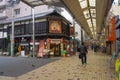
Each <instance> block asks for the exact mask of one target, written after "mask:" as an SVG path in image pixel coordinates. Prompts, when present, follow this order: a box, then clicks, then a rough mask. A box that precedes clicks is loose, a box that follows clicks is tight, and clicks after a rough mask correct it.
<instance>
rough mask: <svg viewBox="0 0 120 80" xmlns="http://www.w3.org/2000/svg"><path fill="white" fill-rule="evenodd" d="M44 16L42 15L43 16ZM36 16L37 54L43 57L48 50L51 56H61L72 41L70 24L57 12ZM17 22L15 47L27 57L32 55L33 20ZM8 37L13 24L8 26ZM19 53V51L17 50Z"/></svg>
mask: <svg viewBox="0 0 120 80" xmlns="http://www.w3.org/2000/svg"><path fill="white" fill-rule="evenodd" d="M41 15H42V14H41ZM41 15H39V16H35V53H34V54H36V56H37V57H43V55H44V54H45V51H46V50H49V51H50V54H51V56H61V53H62V51H63V50H66V47H67V45H68V44H69V40H70V31H69V30H70V26H69V25H70V23H69V22H68V21H67V20H66V19H65V18H64V17H62V16H61V15H60V14H59V13H57V12H56V11H53V12H50V13H46V15H45V13H44V15H42V16H41ZM20 19H21V20H20V21H15V32H14V33H15V46H16V47H17V48H18V47H19V45H20V46H21V49H22V50H25V55H28V54H31V53H32V46H33V42H32V34H33V33H32V29H33V28H32V18H31V17H29V18H28V19H25V20H23V19H22V18H20ZM6 26H7V35H8V36H10V34H11V23H8V24H7V25H6ZM17 51H18V49H17Z"/></svg>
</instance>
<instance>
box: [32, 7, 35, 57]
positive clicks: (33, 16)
mask: <svg viewBox="0 0 120 80" xmlns="http://www.w3.org/2000/svg"><path fill="white" fill-rule="evenodd" d="M32 19H33V57H35V14H34V7H33V8H32Z"/></svg>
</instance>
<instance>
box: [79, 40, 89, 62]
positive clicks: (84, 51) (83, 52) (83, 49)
mask: <svg viewBox="0 0 120 80" xmlns="http://www.w3.org/2000/svg"><path fill="white" fill-rule="evenodd" d="M79 51H80V53H79V55H80V56H81V62H82V64H86V63H87V56H86V54H87V53H88V51H87V47H86V46H85V45H84V42H82V44H81V46H80V48H79Z"/></svg>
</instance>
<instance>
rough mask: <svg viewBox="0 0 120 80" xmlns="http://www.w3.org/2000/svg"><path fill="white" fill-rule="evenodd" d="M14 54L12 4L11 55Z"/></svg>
mask: <svg viewBox="0 0 120 80" xmlns="http://www.w3.org/2000/svg"><path fill="white" fill-rule="evenodd" d="M13 54H14V6H12V34H11V56H13Z"/></svg>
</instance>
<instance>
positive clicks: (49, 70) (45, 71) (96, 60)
mask: <svg viewBox="0 0 120 80" xmlns="http://www.w3.org/2000/svg"><path fill="white" fill-rule="evenodd" d="M87 56H88V62H87V65H86V66H85V65H82V64H81V62H80V60H79V59H78V57H77V56H72V57H65V58H61V59H60V60H57V61H55V62H52V63H49V64H46V65H45V66H42V67H39V68H37V69H34V70H33V71H31V72H28V73H26V74H23V75H22V76H19V77H5V76H1V77H0V80H114V74H115V73H114V70H111V69H110V67H109V62H110V56H107V55H104V54H100V53H96V54H93V53H92V52H91V51H89V53H88V55H87ZM51 59H52V58H51Z"/></svg>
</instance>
